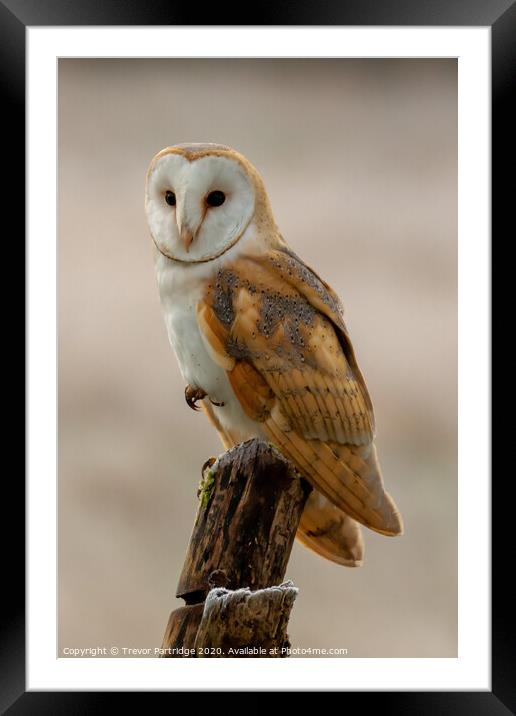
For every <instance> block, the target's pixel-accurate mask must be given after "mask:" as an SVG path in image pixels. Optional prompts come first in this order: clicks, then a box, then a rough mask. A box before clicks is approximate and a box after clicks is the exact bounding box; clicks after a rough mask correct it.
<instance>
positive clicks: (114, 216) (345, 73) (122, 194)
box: [59, 48, 457, 657]
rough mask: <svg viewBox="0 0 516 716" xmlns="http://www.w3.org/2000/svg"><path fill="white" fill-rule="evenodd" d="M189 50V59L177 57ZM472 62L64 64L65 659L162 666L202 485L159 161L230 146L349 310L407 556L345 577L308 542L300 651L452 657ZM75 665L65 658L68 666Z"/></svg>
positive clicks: (203, 441) (382, 551) (302, 564)
mask: <svg viewBox="0 0 516 716" xmlns="http://www.w3.org/2000/svg"><path fill="white" fill-rule="evenodd" d="M171 49H173V48H171ZM456 108H457V67H456V62H455V61H454V60H302V61H300V60H125V59H124V60H61V61H60V62H59V643H60V649H61V650H62V649H63V648H65V647H81V648H84V647H89V646H107V647H110V646H112V645H115V646H118V647H120V648H121V647H123V646H127V647H154V646H159V645H160V643H161V638H162V634H163V631H164V627H165V624H166V621H167V618H168V614H169V612H170V611H171V609H172V608H175V607H176V606H179V605H180V604H182V602H180V600H176V599H175V597H174V591H175V586H176V580H177V578H178V575H179V572H180V569H181V566H182V563H183V557H184V553H185V549H186V546H187V543H188V539H189V535H190V530H191V527H192V524H193V520H194V516H195V512H196V507H197V499H196V489H197V484H198V482H199V479H200V467H201V465H202V463H203V462H204V460H205V459H206V458H207V457H209V456H210V455H216V454H218V453H219V452H221V447H220V445H219V442H218V438H217V436H216V434H215V433H214V432H213V430H212V429H211V427H210V426H209V424H208V423H207V421H206V419H205V418H204V416H203V415H201V414H196V413H194V412H192V411H191V410H190V409H189V408H188V407H187V406H186V404H185V402H184V399H183V388H184V386H183V384H182V380H181V377H180V374H179V369H178V367H177V365H176V362H175V357H174V355H173V353H172V350H171V349H170V348H169V345H168V340H167V337H166V332H165V327H164V323H163V320H162V316H161V310H160V305H159V300H158V292H157V287H156V283H155V277H154V269H153V264H152V254H151V243H150V238H149V234H148V230H147V226H146V222H145V216H144V210H143V188H144V175H145V171H146V169H147V165H148V163H149V161H150V159H151V158H152V156H153V155H154V154H155V153H156V152H157V151H158V150H160V149H161V148H163V147H165V146H167V145H170V144H174V143H177V142H187V141H194V142H195V141H211V142H221V143H225V144H229V145H231V146H234V147H235V148H237V149H239V150H240V151H241V152H243V153H244V154H245V155H246V156H248V157H249V159H250V160H251V161H252V162H253V163H255V165H256V166H257V167H258V168H259V170H260V171H261V172H262V174H263V176H264V179H265V182H266V185H267V187H268V189H269V194H270V197H271V201H272V205H273V208H274V210H275V213H276V218H277V220H278V224H279V226H280V229H281V230H282V232H283V234H284V236H285V238H286V239H287V241H288V242H289V243H290V244H291V246H292V247H293V248H294V249H295V251H296V252H298V253H299V254H300V255H301V256H302V257H303V258H304V259H305V260H306V262H307V263H308V264H310V265H312V266H313V267H314V268H315V269H316V270H317V271H318V272H319V273H321V274H322V275H323V277H324V278H325V279H326V280H327V281H328V282H329V283H330V284H331V285H332V286H333V287H334V288H335V289H336V290H337V292H338V293H339V294H340V295H341V297H342V299H343V301H344V305H345V308H346V316H347V323H348V327H349V329H350V331H351V335H352V337H353V341H354V344H355V348H356V351H357V354H358V358H359V361H360V364H361V366H362V369H363V372H364V373H365V376H366V379H367V382H368V385H369V388H370V391H371V394H372V397H373V401H374V404H375V408H376V418H377V425H378V449H379V455H380V459H381V462H382V465H383V469H384V475H385V480H386V484H387V488H388V490H389V491H390V492H391V493H392V494H393V496H394V497H395V499H396V501H397V503H398V505H399V507H400V509H401V511H402V513H403V516H404V519H405V526H406V533H405V535H404V536H403V537H400V538H394V539H389V538H385V537H381V536H380V535H377V534H375V533H372V532H370V531H368V530H366V531H365V532H366V535H365V538H366V560H365V565H364V567H363V568H361V569H356V570H349V569H346V568H343V567H339V566H337V565H334V564H332V563H330V562H327V561H324V560H322V559H321V558H319V557H317V556H316V555H314V554H313V553H311V552H309V551H307V550H306V549H304V548H303V547H302V546H301V545H298V544H297V543H296V544H295V546H294V550H293V554H292V558H291V561H290V564H289V568H288V573H287V577H288V578H290V579H293V580H294V582H295V583H296V585H297V586H298V587H299V588H300V594H299V597H298V600H297V602H296V604H295V606H294V610H293V615H292V619H291V623H290V637H291V641H292V644H293V645H294V646H297V647H319V648H335V647H342V648H347V649H348V656H351V657H389V656H392V657H417V656H420V657H423V656H432V657H445V656H448V657H450V656H455V655H456V636H457V633H456V630H457V613H456V606H457V604H456V601H457V532H456V528H457V524H456V523H457V520H456V516H457V495H456V472H457V451H456V442H457V429H456V428H457V402H456V398H457V385H456V377H457V376H456V368H457V311H456V307H457V306H456V301H457V251H456V249H457V245H456V238H457V237H456V225H457V216H456V206H457V111H456ZM60 654H62V651H61V652H60Z"/></svg>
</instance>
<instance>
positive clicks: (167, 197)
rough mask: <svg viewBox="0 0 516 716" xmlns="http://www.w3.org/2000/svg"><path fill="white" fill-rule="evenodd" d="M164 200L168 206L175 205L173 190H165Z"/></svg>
mask: <svg viewBox="0 0 516 716" xmlns="http://www.w3.org/2000/svg"><path fill="white" fill-rule="evenodd" d="M165 201H166V202H167V204H168V205H169V206H175V205H176V195H175V194H174V192H173V191H166V192H165Z"/></svg>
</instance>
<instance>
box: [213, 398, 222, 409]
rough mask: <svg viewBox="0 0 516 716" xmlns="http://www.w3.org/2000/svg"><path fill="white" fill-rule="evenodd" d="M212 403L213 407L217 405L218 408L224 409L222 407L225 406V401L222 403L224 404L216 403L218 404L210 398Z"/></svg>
mask: <svg viewBox="0 0 516 716" xmlns="http://www.w3.org/2000/svg"><path fill="white" fill-rule="evenodd" d="M210 403H211V404H212V405H216V406H217V408H222V407H223V406H224V405H225V403H224V401H222V403H216V402H215V401H214V400H212V399H211V398H210Z"/></svg>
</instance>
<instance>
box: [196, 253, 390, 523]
mask: <svg viewBox="0 0 516 716" xmlns="http://www.w3.org/2000/svg"><path fill="white" fill-rule="evenodd" d="M197 320H198V323H199V328H200V331H201V334H202V336H203V338H204V341H205V343H206V347H207V349H208V351H209V353H210V354H211V356H212V358H213V360H214V361H215V362H216V363H217V364H218V365H220V366H221V367H223V368H224V369H225V370H226V371H227V375H228V378H229V381H230V383H231V386H232V388H233V390H234V392H235V395H236V397H237V398H238V400H239V402H240V404H241V406H242V408H243V410H244V412H245V413H246V414H247V415H248V416H249V417H250V418H251V419H253V420H255V421H257V422H259V423H260V426H261V429H262V430H263V432H264V433H265V434H266V435H267V436H268V437H269V439H270V441H271V442H273V443H275V444H276V445H277V446H278V447H279V448H280V449H281V450H282V452H283V453H284V454H286V455H287V457H288V458H289V459H290V460H291V461H292V462H293V463H294V464H295V465H296V467H297V468H298V469H299V470H300V472H301V473H302V474H304V475H305V476H306V478H307V479H308V480H309V481H310V482H311V483H312V485H313V486H314V487H315V488H316V489H317V490H319V491H320V492H321V493H322V494H323V495H324V496H325V497H327V498H328V499H329V500H330V501H331V502H332V503H333V504H334V505H336V506H337V507H338V508H340V509H341V510H343V511H344V512H345V513H347V514H348V515H350V516H351V517H353V518H354V519H356V520H357V521H359V522H361V523H362V524H365V525H367V526H368V527H370V528H371V529H374V530H376V531H377V532H381V533H382V534H387V535H394V534H400V533H401V532H402V522H401V516H400V514H399V512H398V510H397V508H396V506H395V504H394V502H393V500H392V498H391V497H390V496H389V494H388V493H387V492H386V491H385V490H384V487H383V480H382V477H381V473H380V468H379V465H378V462H377V459H376V450H375V447H374V444H373V439H374V430H375V426H374V414H373V407H372V404H371V400H370V397H369V394H368V391H367V387H366V385H365V382H364V378H363V376H362V374H361V373H360V370H359V368H358V365H357V362H356V359H355V355H354V352H353V347H352V345H351V341H350V338H349V335H348V333H347V330H346V327H345V324H344V320H343V316H342V308H341V305H340V302H339V299H338V298H337V296H336V295H335V293H334V292H333V291H332V289H331V288H330V287H329V286H328V285H327V284H326V283H325V282H323V281H322V280H321V279H320V278H319V276H317V274H316V273H315V272H314V271H312V270H311V269H310V268H308V267H307V266H306V265H305V264H304V263H303V262H302V261H301V260H300V259H299V258H298V257H297V256H296V255H295V254H293V253H292V252H291V251H290V250H288V249H284V250H269V251H268V252H267V253H265V254H263V255H262V256H259V257H255V256H253V257H245V258H239V259H237V260H236V261H234V262H233V263H232V264H230V265H226V266H225V267H224V268H221V269H220V270H219V271H218V273H217V275H216V277H215V278H214V280H212V281H210V282H208V283H207V285H206V291H205V294H204V297H203V299H202V300H201V301H200V302H199V304H198V307H197ZM222 437H223V439H224V438H225V442H227V441H228V440H227V435H226V436H224V435H223V436H222Z"/></svg>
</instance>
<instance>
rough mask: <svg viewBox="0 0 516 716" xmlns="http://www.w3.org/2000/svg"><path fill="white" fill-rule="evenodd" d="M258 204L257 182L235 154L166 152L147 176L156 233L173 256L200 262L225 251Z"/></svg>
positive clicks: (147, 196) (147, 207)
mask: <svg viewBox="0 0 516 716" xmlns="http://www.w3.org/2000/svg"><path fill="white" fill-rule="evenodd" d="M254 208H255V192H254V188H253V185H252V182H251V181H250V179H249V177H248V176H247V174H246V172H245V170H244V168H243V167H242V166H241V165H240V164H239V162H238V161H236V160H234V159H231V158H230V157H226V156H216V155H208V156H201V157H200V158H198V159H195V158H194V159H193V160H192V161H190V160H189V159H187V158H186V157H185V156H183V155H182V154H179V153H174V152H172V153H168V154H163V155H162V156H160V157H158V159H157V160H156V161H155V162H154V164H152V165H151V168H150V170H149V174H148V176H147V186H146V191H145V210H146V213H147V221H148V224H149V229H150V232H151V236H152V238H153V240H154V242H155V244H156V246H157V248H158V249H159V251H161V253H162V254H165V256H168V257H169V258H172V259H176V260H179V261H184V262H188V263H195V262H200V261H209V260H210V259H213V258H216V257H217V256H220V255H221V254H222V253H224V252H225V251H226V250H227V249H228V248H229V247H230V246H232V245H233V244H235V243H236V242H237V241H238V239H239V238H240V237H241V236H242V234H243V233H244V231H245V229H246V228H247V226H248V224H249V222H250V220H251V218H252V216H253V214H254Z"/></svg>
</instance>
